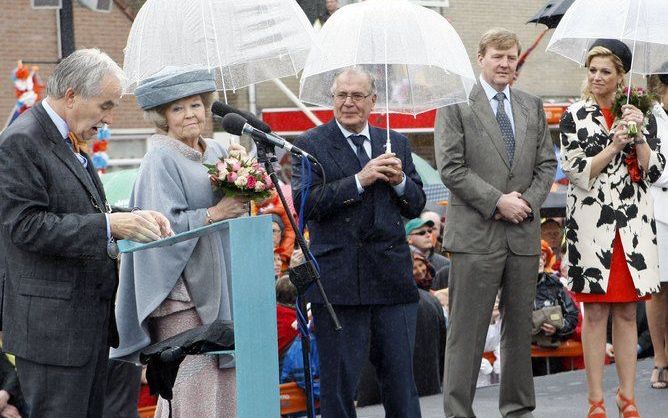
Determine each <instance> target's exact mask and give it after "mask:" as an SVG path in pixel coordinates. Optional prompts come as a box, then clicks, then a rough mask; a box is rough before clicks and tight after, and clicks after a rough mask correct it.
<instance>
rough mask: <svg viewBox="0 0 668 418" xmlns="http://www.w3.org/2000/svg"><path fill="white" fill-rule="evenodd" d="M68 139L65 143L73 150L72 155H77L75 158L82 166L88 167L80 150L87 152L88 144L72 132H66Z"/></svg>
mask: <svg viewBox="0 0 668 418" xmlns="http://www.w3.org/2000/svg"><path fill="white" fill-rule="evenodd" d="M65 140H66V141H68V143H67V145H68V146H69V147H70V148H71V149H72V151H74V155H75V156H76V157H77V160H79V162H80V163H81V164H82V165H83V166H84V167H88V160H87V159H86V157H84V156H83V155H82V154H81V152H82V151H83V152H87V148H88V145H87V144H86V141H84V140H81V139H79V138H78V137H77V136H76V134H75V133H74V132H70V133H69V134H67V138H65Z"/></svg>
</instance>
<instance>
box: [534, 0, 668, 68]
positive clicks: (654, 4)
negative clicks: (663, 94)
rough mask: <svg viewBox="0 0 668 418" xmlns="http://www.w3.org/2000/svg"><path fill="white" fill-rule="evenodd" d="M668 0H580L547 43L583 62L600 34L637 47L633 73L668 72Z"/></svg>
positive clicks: (566, 55)
mask: <svg viewBox="0 0 668 418" xmlns="http://www.w3.org/2000/svg"><path fill="white" fill-rule="evenodd" d="M667 17H668V1H666V0H576V1H575V2H574V3H573V5H572V6H571V7H570V8H569V9H568V11H567V12H566V14H565V15H564V17H563V18H562V19H561V22H560V23H559V25H558V26H557V28H556V30H555V31H554V34H553V35H552V39H550V43H549V45H548V47H547V50H548V51H552V52H556V53H557V54H560V55H563V56H564V57H566V58H569V59H571V60H573V61H575V62H577V63H579V64H581V65H583V64H584V63H585V61H586V59H587V53H588V52H589V48H590V47H591V45H592V44H593V43H594V41H595V40H596V39H598V38H603V39H617V40H620V41H622V42H624V43H626V44H627V45H628V47H629V48H630V49H631V51H633V62H632V64H631V71H630V72H632V73H637V74H643V75H647V74H653V73H666V72H667V71H668V70H667V69H666V68H663V69H662V65H663V64H664V63H665V62H666V61H668V30H666V24H667V22H668V21H667Z"/></svg>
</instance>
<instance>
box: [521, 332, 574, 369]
mask: <svg viewBox="0 0 668 418" xmlns="http://www.w3.org/2000/svg"><path fill="white" fill-rule="evenodd" d="M582 355H583V353H582V343H581V342H580V341H575V340H566V341H564V342H562V343H561V345H560V346H559V347H557V348H546V347H539V346H537V345H532V346H531V358H544V359H545V361H546V362H547V370H548V373H549V371H550V358H551V357H567V358H570V360H571V370H573V360H574V359H575V358H577V357H582Z"/></svg>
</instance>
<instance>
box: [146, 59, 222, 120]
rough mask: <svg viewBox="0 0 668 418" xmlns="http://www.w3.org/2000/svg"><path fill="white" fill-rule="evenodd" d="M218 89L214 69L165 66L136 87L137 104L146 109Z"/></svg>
mask: <svg viewBox="0 0 668 418" xmlns="http://www.w3.org/2000/svg"><path fill="white" fill-rule="evenodd" d="M215 90H216V81H215V78H214V71H208V70H203V69H196V70H194V69H191V70H187V69H183V68H178V67H165V68H163V69H162V70H160V71H159V72H157V73H156V74H155V75H154V76H152V77H150V78H147V79H146V80H143V81H141V82H140V84H139V86H138V87H137V88H136V89H135V97H136V98H137V104H138V105H139V107H141V108H142V109H144V110H148V109H152V108H154V107H157V106H160V105H163V104H166V103H171V102H173V101H175V100H178V99H182V98H184V97H190V96H194V95H196V94H201V93H208V92H212V91H215Z"/></svg>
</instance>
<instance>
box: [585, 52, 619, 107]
mask: <svg viewBox="0 0 668 418" xmlns="http://www.w3.org/2000/svg"><path fill="white" fill-rule="evenodd" d="M594 58H610V61H612V64H613V65H614V67H615V71H617V74H621V75H624V74H626V71H624V64H623V63H622V60H621V59H620V58H619V57H618V56H617V55H615V54H613V53H612V51H610V50H609V49H608V48H606V47H603V46H595V47H593V48H592V49H591V50H590V51H589V53H588V54H587V60H586V61H585V67H589V64H590V63H591V60H593V59H594ZM625 85H626V84H625V81H624V77H622V81H621V83H619V86H617V87H618V88H619V89H622V88H624V86H625ZM590 98H592V94H591V91H590V90H589V80H588V78H587V77H586V76H585V79H584V82H583V83H582V99H583V100H587V99H590Z"/></svg>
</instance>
